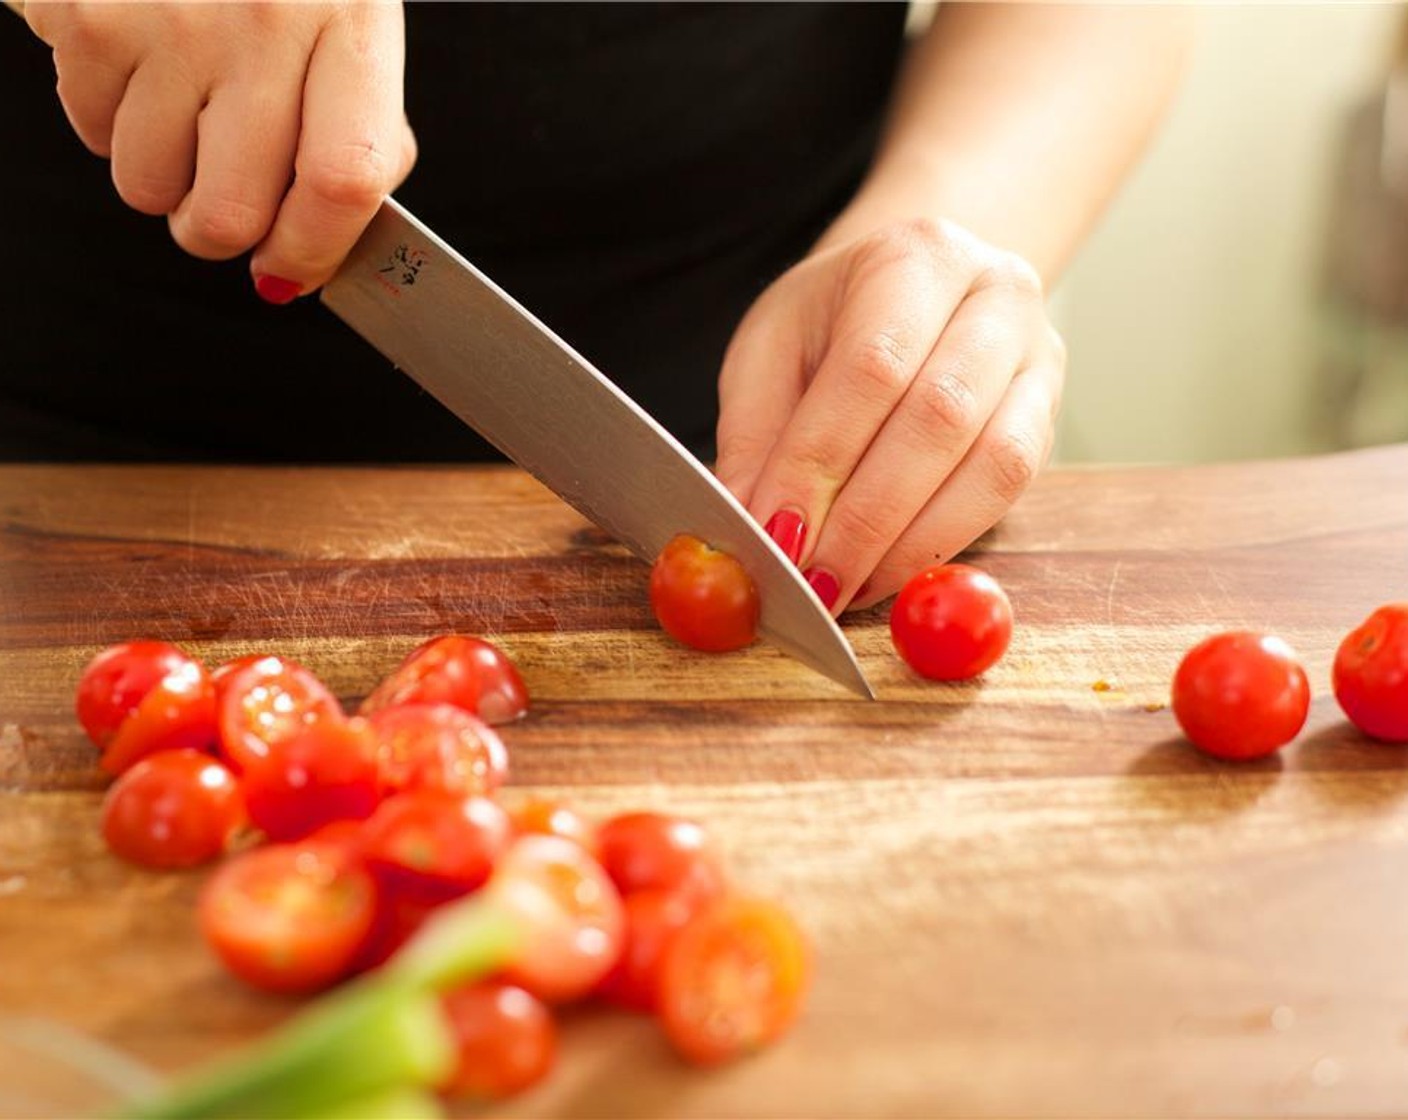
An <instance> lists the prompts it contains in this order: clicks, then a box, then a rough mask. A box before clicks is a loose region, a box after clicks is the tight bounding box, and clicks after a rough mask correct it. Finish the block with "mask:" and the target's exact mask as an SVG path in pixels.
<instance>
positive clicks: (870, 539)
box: [826, 502, 894, 559]
mask: <svg viewBox="0 0 1408 1120" xmlns="http://www.w3.org/2000/svg"><path fill="white" fill-rule="evenodd" d="M826 531H827V536H828V537H831V538H832V539H834V540H836V541H839V542H841V544H840V551H841V554H842V555H844V556H848V557H851V558H852V559H855V558H857V557H863V556H877V555H881V554H883V553H884V552H885V550H886V549H887V548H888V547H889V546H890V544H891V543H892V541H893V538H894V533H893V532H892V530H891V528H890V527H889V526H888V525H886V523H885V521H884V519H883V517H881V516H878V515H877V512H876V511H874V510H872V509H870V508H868V507H866V506H862V505H861V504H859V503H857V502H838V503H837V504H836V505H835V506H833V507H832V509H831V512H830V513H829V514H828V515H827V518H826Z"/></svg>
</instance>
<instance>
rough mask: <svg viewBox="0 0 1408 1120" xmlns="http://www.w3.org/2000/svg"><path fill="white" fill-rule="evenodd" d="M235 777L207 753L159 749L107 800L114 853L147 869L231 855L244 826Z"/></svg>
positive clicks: (107, 830) (106, 826)
mask: <svg viewBox="0 0 1408 1120" xmlns="http://www.w3.org/2000/svg"><path fill="white" fill-rule="evenodd" d="M244 819H245V815H244V801H243V799H242V798H241V796H240V787H239V783H238V781H237V780H236V779H235V776H234V775H233V774H232V773H230V771H229V770H227V769H226V768H225V767H224V766H223V765H221V764H220V763H219V762H217V761H216V760H215V759H213V758H211V757H210V755H208V754H205V753H204V752H203V751H195V750H189V749H184V750H175V751H158V752H157V753H156V754H152V755H148V756H147V757H146V758H143V759H139V760H138V761H137V762H135V763H133V765H132V766H131V767H129V768H128V769H127V770H126V771H124V772H123V773H122V774H121V775H120V776H119V777H118V779H117V781H115V782H114V783H113V784H112V786H111V787H110V788H109V789H108V792H107V795H106V796H105V797H104V799H103V823H102V827H103V839H104V840H105V841H107V845H108V850H109V851H111V852H112V853H113V854H114V855H117V856H121V857H122V858H123V859H125V860H128V861H129V862H131V863H136V864H140V865H141V866H143V867H159V868H173V867H194V866H196V865H197V864H200V863H205V862H206V861H207V860H212V859H214V858H215V857H216V856H218V855H220V854H221V853H222V852H224V851H225V848H226V846H227V845H228V844H229V842H230V839H231V838H232V837H233V836H234V834H235V833H236V832H237V831H238V830H239V828H240V826H241V825H242V824H243V823H244Z"/></svg>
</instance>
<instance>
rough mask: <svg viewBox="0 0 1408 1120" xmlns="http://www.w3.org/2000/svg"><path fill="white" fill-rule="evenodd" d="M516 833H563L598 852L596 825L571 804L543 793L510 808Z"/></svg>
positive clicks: (551, 834)
mask: <svg viewBox="0 0 1408 1120" xmlns="http://www.w3.org/2000/svg"><path fill="white" fill-rule="evenodd" d="M509 817H510V818H511V819H512V820H513V831H514V835H516V836H528V835H530V834H532V833H541V834H543V835H545V836H562V837H565V838H566V839H568V840H572V841H575V842H576V843H578V844H580V845H582V847H584V848H585V849H586V850H587V851H589V852H591V853H592V854H593V855H595V854H596V853H597V842H596V826H595V825H593V824H592V822H591V821H589V820H588V819H587V818H586V817H584V816H583V815H582V814H581V813H579V812H577V810H576V809H574V808H572V806H570V805H564V804H563V803H562V802H561V801H552V800H549V799H547V798H543V797H531V798H529V799H528V800H527V801H523V802H520V803H519V804H518V805H516V806H515V807H514V808H512V809H510V810H509Z"/></svg>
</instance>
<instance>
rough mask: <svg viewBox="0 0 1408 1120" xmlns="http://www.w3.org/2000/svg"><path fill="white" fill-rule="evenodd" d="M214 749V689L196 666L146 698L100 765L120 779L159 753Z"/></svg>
mask: <svg viewBox="0 0 1408 1120" xmlns="http://www.w3.org/2000/svg"><path fill="white" fill-rule="evenodd" d="M214 746H215V688H214V686H213V685H212V684H211V683H210V676H209V674H208V673H206V671H205V668H204V666H202V665H201V664H200V663H199V662H198V661H190V662H188V663H187V664H185V665H182V666H181V667H180V668H179V669H176V670H174V671H172V672H170V673H168V674H167V675H166V676H164V677H162V678H161V680H160V681H158V682H157V684H156V687H155V688H153V689H152V690H151V691H150V692H148V693H147V694H146V695H145V696H144V697H142V702H141V703H140V704H138V705H137V711H136V713H135V714H133V715H132V716H130V717H129V718H128V719H126V720H124V721H123V723H122V726H121V727H119V728H118V729H117V734H116V735H114V736H113V738H112V742H110V743H109V744H108V749H107V750H106V751H104V752H103V757H102V758H101V759H100V760H99V765H100V766H102V768H103V769H104V770H106V771H107V772H108V773H109V774H121V773H122V772H123V771H124V770H126V769H127V768H128V767H129V766H131V765H132V764H133V763H134V762H136V761H138V760H139V759H142V758H146V757H147V756H148V755H151V754H156V753H157V752H158V751H167V750H180V749H182V748H190V749H192V750H209V749H211V748H213V747H214Z"/></svg>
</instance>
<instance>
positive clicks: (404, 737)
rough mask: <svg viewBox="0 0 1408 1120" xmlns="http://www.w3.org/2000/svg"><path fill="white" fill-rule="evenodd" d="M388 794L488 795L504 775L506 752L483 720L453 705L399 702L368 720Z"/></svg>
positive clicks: (499, 784)
mask: <svg viewBox="0 0 1408 1120" xmlns="http://www.w3.org/2000/svg"><path fill="white" fill-rule="evenodd" d="M368 722H369V723H370V724H371V725H372V730H373V731H375V732H376V738H377V761H378V763H379V765H380V767H381V778H382V785H383V787H384V789H385V791H386V792H387V793H388V794H391V793H399V792H401V791H402V790H409V789H439V790H445V791H447V792H449V793H458V794H461V795H468V794H473V793H482V794H490V793H493V792H494V791H495V790H496V789H498V788H499V786H501V785H503V783H504V779H505V778H506V777H507V775H508V751H507V750H506V749H505V748H504V742H503V740H502V739H500V738H499V734H498V732H497V731H495V730H494V729H493V728H492V727H490V726H489V725H488V724H487V723H485V722H484V721H483V720H482V719H480V718H479V717H478V716H476V715H471V714H470V713H469V712H467V711H465V710H464V709H463V708H458V707H456V706H455V705H453V704H398V705H397V706H396V707H394V708H383V709H381V710H380V711H377V712H373V713H372V714H371V716H369V717H368Z"/></svg>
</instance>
